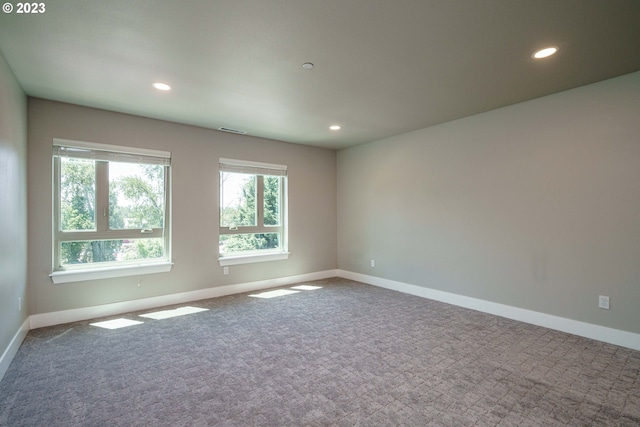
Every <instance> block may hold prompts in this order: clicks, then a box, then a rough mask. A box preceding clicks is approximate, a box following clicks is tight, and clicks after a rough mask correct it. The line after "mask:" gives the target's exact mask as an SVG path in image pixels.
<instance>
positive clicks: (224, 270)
mask: <svg viewBox="0 0 640 427" xmlns="http://www.w3.org/2000/svg"><path fill="white" fill-rule="evenodd" d="M222 274H224V275H225V276H226V275H227V274H229V267H222Z"/></svg>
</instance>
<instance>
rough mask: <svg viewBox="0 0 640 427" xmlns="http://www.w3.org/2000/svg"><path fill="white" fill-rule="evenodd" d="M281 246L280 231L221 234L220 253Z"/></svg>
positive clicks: (226, 253) (251, 250)
mask: <svg viewBox="0 0 640 427" xmlns="http://www.w3.org/2000/svg"><path fill="white" fill-rule="evenodd" d="M279 248H280V233H263V234H225V235H221V236H220V255H229V254H234V253H246V252H254V251H263V250H269V249H271V250H273V249H279Z"/></svg>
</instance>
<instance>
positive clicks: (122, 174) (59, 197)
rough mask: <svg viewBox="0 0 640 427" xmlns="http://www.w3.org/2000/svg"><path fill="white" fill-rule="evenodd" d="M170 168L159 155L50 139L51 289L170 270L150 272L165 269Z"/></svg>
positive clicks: (165, 155)
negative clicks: (77, 283) (67, 284)
mask: <svg viewBox="0 0 640 427" xmlns="http://www.w3.org/2000/svg"><path fill="white" fill-rule="evenodd" d="M170 164H171V155H170V153H168V152H164V151H156V150H147V149H139V148H129V147H121V146H116V145H106V144H95V143H89V142H80V141H68V140H59V139H55V140H54V143H53V170H54V190H53V193H54V197H53V200H54V215H53V221H54V224H53V242H54V245H53V246H54V248H53V264H54V265H53V270H54V272H53V273H52V275H51V277H52V278H53V280H54V282H55V283H61V282H67V281H74V278H76V279H75V280H87V279H91V278H103V277H113V276H122V275H130V274H144V273H145V272H150V273H151V272H158V271H168V270H169V269H170V267H169V268H161V269H157V268H151V269H150V268H149V267H153V266H156V267H157V266H158V265H161V264H163V265H164V266H165V267H166V265H167V264H168V265H170V259H171V257H170V244H169V243H170V226H169V224H170V218H169V212H170V192H169V188H170V168H171V166H170ZM140 267H143V268H146V269H147V271H140ZM114 269H115V270H117V272H116V273H115V274H114ZM90 271H94V272H100V273H101V274H98V275H91V274H89V275H87V272H90Z"/></svg>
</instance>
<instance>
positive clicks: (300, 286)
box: [291, 285, 322, 291]
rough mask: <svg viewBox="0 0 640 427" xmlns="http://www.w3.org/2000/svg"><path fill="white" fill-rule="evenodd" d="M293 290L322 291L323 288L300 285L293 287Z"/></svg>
mask: <svg viewBox="0 0 640 427" xmlns="http://www.w3.org/2000/svg"><path fill="white" fill-rule="evenodd" d="M291 289H298V290H301V291H315V290H316V289H322V286H311V285H298V286H293V287H291Z"/></svg>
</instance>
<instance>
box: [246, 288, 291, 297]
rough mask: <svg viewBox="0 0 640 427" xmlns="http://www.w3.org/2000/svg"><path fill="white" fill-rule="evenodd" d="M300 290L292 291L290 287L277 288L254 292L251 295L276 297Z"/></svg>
mask: <svg viewBox="0 0 640 427" xmlns="http://www.w3.org/2000/svg"><path fill="white" fill-rule="evenodd" d="M298 292H300V291H292V290H290V289H277V290H275V291H267V292H262V293H259V294H253V295H249V296H250V297H254V298H275V297H282V296H285V295H289V294H297V293H298Z"/></svg>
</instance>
